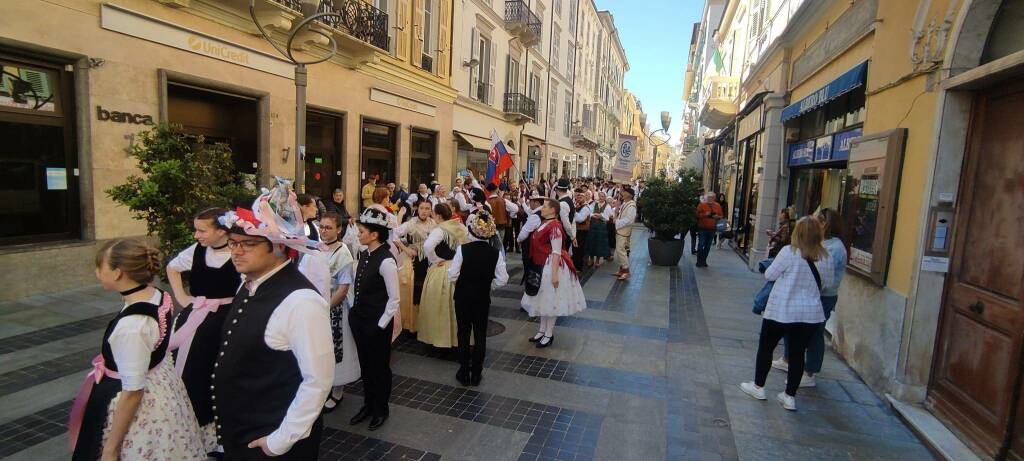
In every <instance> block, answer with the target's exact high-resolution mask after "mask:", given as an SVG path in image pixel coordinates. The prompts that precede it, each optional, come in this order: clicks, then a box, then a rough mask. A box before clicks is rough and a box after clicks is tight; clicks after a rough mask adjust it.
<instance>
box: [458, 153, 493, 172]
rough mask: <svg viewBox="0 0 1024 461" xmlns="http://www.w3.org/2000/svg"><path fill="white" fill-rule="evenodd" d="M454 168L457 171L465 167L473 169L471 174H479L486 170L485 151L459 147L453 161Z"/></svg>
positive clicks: (463, 169)
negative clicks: (456, 156)
mask: <svg viewBox="0 0 1024 461" xmlns="http://www.w3.org/2000/svg"><path fill="white" fill-rule="evenodd" d="M455 168H456V170H458V171H465V170H466V169H470V170H473V174H476V175H478V176H479V175H480V174H481V173H486V172H487V153H486V152H482V151H477V150H464V149H459V153H458V158H457V159H456V161H455Z"/></svg>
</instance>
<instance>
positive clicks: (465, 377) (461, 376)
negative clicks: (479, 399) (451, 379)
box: [455, 368, 470, 386]
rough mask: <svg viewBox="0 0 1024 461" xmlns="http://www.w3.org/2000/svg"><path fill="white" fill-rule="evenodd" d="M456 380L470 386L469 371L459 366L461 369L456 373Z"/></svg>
mask: <svg viewBox="0 0 1024 461" xmlns="http://www.w3.org/2000/svg"><path fill="white" fill-rule="evenodd" d="M455 380H456V381H458V382H459V384H462V385H463V386H469V385H470V377H469V371H467V370H466V369H465V368H459V371H458V372H456V373H455Z"/></svg>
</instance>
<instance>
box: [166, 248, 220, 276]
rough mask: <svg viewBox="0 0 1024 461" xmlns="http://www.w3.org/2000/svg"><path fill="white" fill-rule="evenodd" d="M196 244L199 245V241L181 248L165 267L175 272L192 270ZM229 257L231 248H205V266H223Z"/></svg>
mask: <svg viewBox="0 0 1024 461" xmlns="http://www.w3.org/2000/svg"><path fill="white" fill-rule="evenodd" d="M196 245H199V243H198V242H197V243H193V244H192V245H189V247H188V248H185V249H184V250H181V252H180V253H178V256H175V257H174V259H172V260H171V262H170V263H169V264H167V268H168V269H170V270H173V271H175V272H187V271H190V270H192V256H193V255H195V254H196ZM229 259H231V250H228V249H227V247H225V248H223V249H220V250H214V249H213V248H207V249H206V258H205V260H206V266H207V267H212V268H219V267H224V264H225V263H227V262H228V260H229Z"/></svg>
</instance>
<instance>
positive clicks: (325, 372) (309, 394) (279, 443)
mask: <svg viewBox="0 0 1024 461" xmlns="http://www.w3.org/2000/svg"><path fill="white" fill-rule="evenodd" d="M288 264H290V262H288V261H286V262H284V263H282V264H281V265H279V266H277V267H276V268H274V269H273V270H271V271H270V272H268V273H266V274H264V275H263V276H262V277H260V278H258V279H256V280H255V281H253V282H252V288H251V290H250V293H252V294H255V293H256V292H257V291H258V290H259V287H260V285H261V284H262V283H263V282H265V281H266V280H267V279H269V278H270V277H271V276H273V275H274V274H276V273H278V272H279V271H280V270H281V269H283V268H284V267H285V266H287V265H288ZM243 278H244V276H243ZM243 286H244V283H243ZM263 341H264V342H265V343H266V344H267V346H268V347H270V348H271V349H274V350H276V351H291V352H292V354H294V355H295V360H296V362H298V365H299V371H300V372H301V373H302V383H301V384H300V385H299V389H298V391H296V392H295V398H293V399H292V403H291V405H289V406H288V412H287V413H285V415H284V420H283V421H281V425H280V426H278V427H277V429H276V430H274V432H271V433H270V435H268V436H267V448H269V449H270V451H271V452H273V453H275V454H278V455H282V454H284V453H287V452H288V450H291V448H292V445H294V444H295V442H298V441H299V440H302V439H304V438H306V437H308V436H309V433H310V429H312V427H313V422H314V421H316V418H317V417H318V416H320V410H321V407H323V405H324V400H326V399H327V394H328V393H329V392H330V391H331V386H332V385H333V383H334V345H333V344H334V343H333V340H332V338H331V318H330V315H329V314H328V307H327V301H325V300H324V298H323V297H322V296H320V293H317V292H316V291H314V290H310V289H305V288H304V289H301V290H296V291H294V292H292V293H291V294H290V295H288V296H287V297H285V298H284V300H282V301H281V304H280V305H279V306H277V308H275V309H274V313H273V314H271V315H270V320H269V321H268V322H267V329H266V330H265V331H264V333H263Z"/></svg>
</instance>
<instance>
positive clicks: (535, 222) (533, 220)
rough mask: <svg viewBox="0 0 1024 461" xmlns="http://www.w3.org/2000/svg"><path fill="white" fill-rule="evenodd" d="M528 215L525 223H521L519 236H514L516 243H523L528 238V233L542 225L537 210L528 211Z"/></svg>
mask: <svg viewBox="0 0 1024 461" xmlns="http://www.w3.org/2000/svg"><path fill="white" fill-rule="evenodd" d="M529 213H530V215H529V216H527V217H526V222H525V223H523V227H522V228H521V229H519V235H518V236H516V240H517V241H520V242H522V241H524V240H526V239H528V238H529V237H530V233H532V232H533V231H535V230H537V229H539V228H540V225H541V224H542V223H543V222H542V221H541V219H540V211H539V210H530V211H529Z"/></svg>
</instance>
